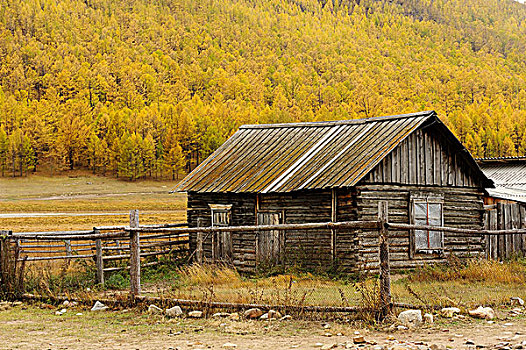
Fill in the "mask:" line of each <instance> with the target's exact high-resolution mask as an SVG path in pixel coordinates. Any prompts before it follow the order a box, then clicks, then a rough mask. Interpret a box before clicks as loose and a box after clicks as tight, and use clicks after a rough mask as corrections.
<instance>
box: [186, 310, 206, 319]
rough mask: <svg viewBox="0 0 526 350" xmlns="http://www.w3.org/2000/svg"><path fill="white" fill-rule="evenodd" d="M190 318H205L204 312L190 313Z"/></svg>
mask: <svg viewBox="0 0 526 350" xmlns="http://www.w3.org/2000/svg"><path fill="white" fill-rule="evenodd" d="M188 317H192V318H202V317H203V311H190V312H189V313H188Z"/></svg>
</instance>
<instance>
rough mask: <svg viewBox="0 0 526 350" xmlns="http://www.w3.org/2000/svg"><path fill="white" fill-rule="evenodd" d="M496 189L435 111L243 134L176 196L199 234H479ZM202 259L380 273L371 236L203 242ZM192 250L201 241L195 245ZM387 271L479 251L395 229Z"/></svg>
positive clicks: (468, 238) (474, 241) (468, 240)
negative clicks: (264, 227) (391, 226)
mask: <svg viewBox="0 0 526 350" xmlns="http://www.w3.org/2000/svg"><path fill="white" fill-rule="evenodd" d="M492 186H493V184H492V182H491V181H490V180H489V179H488V178H487V177H486V176H485V175H484V173H483V172H482V171H481V170H480V168H479V166H478V165H477V163H476V162H475V160H474V159H473V158H472V157H471V155H470V153H469V152H468V151H467V150H466V149H465V147H464V146H463V145H462V144H461V143H460V142H459V141H458V139H457V138H456V137H455V136H454V135H453V134H452V133H451V131H450V130H449V129H448V128H447V127H446V126H445V125H444V124H443V123H442V122H441V121H440V119H439V118H438V117H437V115H436V113H435V112H433V111H428V112H421V113H414V114H406V115H397V116H388V117H379V118H369V119H360V120H346V121H334V122H312V123H291V124H272V125H245V126H242V127H240V128H239V130H238V131H237V132H236V133H235V134H234V135H233V136H232V137H231V138H230V139H228V140H227V141H226V142H225V143H224V144H223V145H222V146H221V147H220V148H219V149H218V150H217V151H216V152H214V153H213V154H212V155H211V156H210V157H208V158H207V159H206V160H205V161H204V162H203V163H202V164H201V165H200V166H199V167H198V168H196V169H195V170H194V171H193V172H192V173H190V174H189V175H188V176H187V177H186V178H185V179H184V180H183V181H182V182H181V183H180V184H179V185H178V187H177V188H176V190H177V191H184V192H187V193H188V222H189V225H190V226H192V227H197V226H230V225H234V226H239V225H256V224H260V225H261V224H273V223H290V224H293V223H309V222H328V221H333V222H336V221H354V220H376V219H377V214H378V201H380V200H387V201H388V203H389V220H390V221H392V222H398V223H417V224H430V225H446V226H452V227H461V228H471V229H479V228H482V227H483V214H484V208H483V205H484V203H483V197H484V195H485V190H484V189H485V188H487V187H492ZM202 239H203V240H204V253H205V257H206V258H207V259H211V260H225V261H229V262H231V263H232V264H233V265H234V266H236V267H237V268H238V269H240V270H242V271H253V270H254V269H255V268H257V266H258V265H262V264H268V263H273V264H275V263H279V264H288V265H291V264H297V265H301V266H304V267H307V268H313V269H329V268H332V269H339V270H343V271H349V272H355V271H360V270H364V269H365V270H368V269H375V268H376V267H377V265H378V232H377V231H366V230H316V231H312V230H310V231H305V230H296V231H287V232H286V234H285V233H284V232H279V231H276V232H260V233H259V234H254V233H232V234H225V233H219V234H214V235H208V236H204V237H202ZM191 246H192V248H194V249H195V247H196V236H195V235H193V236H192V237H191ZM390 253H391V264H392V267H393V268H411V267H415V266H417V265H421V264H423V263H425V262H439V261H444V259H445V258H446V256H447V255H448V254H453V255H456V256H459V257H468V256H478V255H481V254H484V240H483V239H482V238H481V237H480V236H473V235H464V234H451V233H447V234H446V235H445V236H444V235H443V234H442V233H440V232H433V231H429V232H428V231H414V232H407V231H399V232H392V231H391V232H390Z"/></svg>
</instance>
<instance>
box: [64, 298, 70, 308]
mask: <svg viewBox="0 0 526 350" xmlns="http://www.w3.org/2000/svg"><path fill="white" fill-rule="evenodd" d="M62 306H64V307H69V306H71V303H70V302H69V300H64V302H63V303H62Z"/></svg>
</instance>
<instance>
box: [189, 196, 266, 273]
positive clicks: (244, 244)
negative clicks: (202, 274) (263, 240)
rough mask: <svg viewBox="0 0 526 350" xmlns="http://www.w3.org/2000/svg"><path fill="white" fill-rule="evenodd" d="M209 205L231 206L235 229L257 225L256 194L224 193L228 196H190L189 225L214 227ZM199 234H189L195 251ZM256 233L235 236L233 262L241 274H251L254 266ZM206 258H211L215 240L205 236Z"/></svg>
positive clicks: (233, 238) (236, 233) (235, 233)
mask: <svg viewBox="0 0 526 350" xmlns="http://www.w3.org/2000/svg"><path fill="white" fill-rule="evenodd" d="M209 204H231V205H232V216H231V218H232V222H231V225H232V226H244V225H255V224H256V195H255V194H246V193H245V194H233V193H232V194H228V193H227V194H225V193H195V192H190V193H188V225H189V227H197V226H198V222H199V223H200V225H201V226H202V227H209V226H211V225H212V215H211V210H210V207H209ZM196 246H197V244H196V234H191V235H190V249H191V251H194V250H195V249H196ZM254 246H255V234H254V233H251V232H234V233H232V251H233V257H232V262H233V263H234V265H235V266H236V267H237V268H238V269H239V270H240V271H252V270H253V268H254V267H255V259H256V255H255V250H254ZM203 250H204V257H205V259H207V260H211V259H212V239H211V235H210V234H208V235H207V234H205V237H204V241H203Z"/></svg>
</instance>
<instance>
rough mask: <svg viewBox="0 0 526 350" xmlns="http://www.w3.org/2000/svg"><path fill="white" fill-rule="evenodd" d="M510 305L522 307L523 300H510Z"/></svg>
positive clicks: (516, 298) (517, 298)
mask: <svg viewBox="0 0 526 350" xmlns="http://www.w3.org/2000/svg"><path fill="white" fill-rule="evenodd" d="M510 302H511V305H519V306H524V300H523V299H522V298H519V297H513V298H510Z"/></svg>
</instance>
